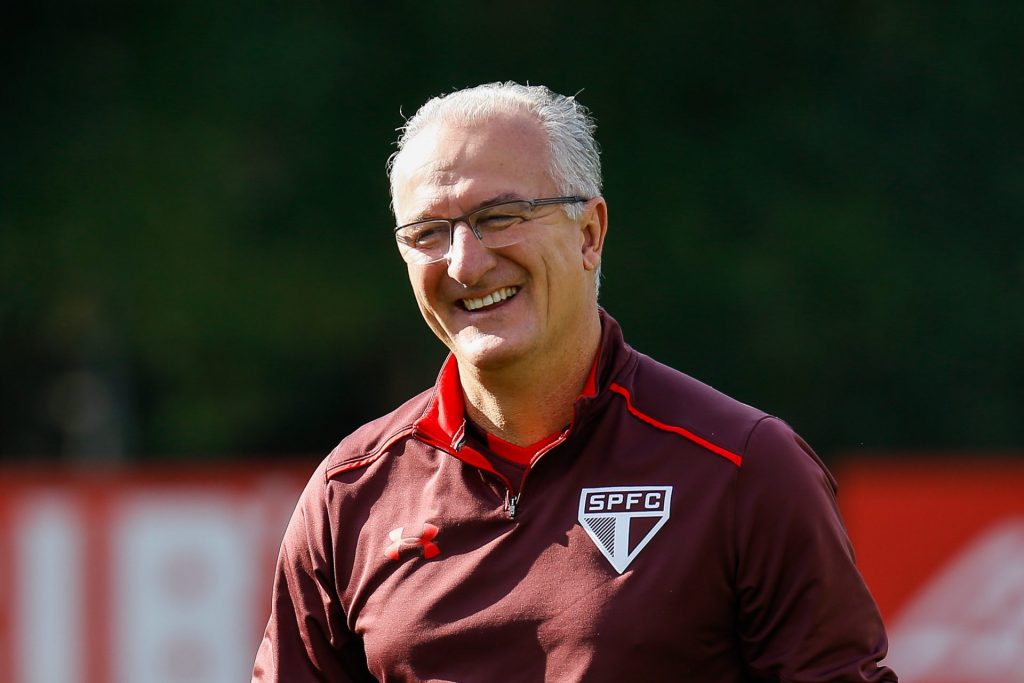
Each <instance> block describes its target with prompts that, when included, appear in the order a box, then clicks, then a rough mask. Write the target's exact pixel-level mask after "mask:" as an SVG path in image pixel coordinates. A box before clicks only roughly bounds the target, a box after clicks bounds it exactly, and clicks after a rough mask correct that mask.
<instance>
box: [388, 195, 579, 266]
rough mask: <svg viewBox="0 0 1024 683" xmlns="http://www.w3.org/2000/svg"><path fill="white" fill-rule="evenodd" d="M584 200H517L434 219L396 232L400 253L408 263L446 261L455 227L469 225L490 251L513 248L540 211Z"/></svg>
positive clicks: (410, 224) (408, 225)
mask: <svg viewBox="0 0 1024 683" xmlns="http://www.w3.org/2000/svg"><path fill="white" fill-rule="evenodd" d="M585 201H587V200H586V198H584V197H577V196H574V197H548V198H546V199H517V200H513V201H508V202H499V203H497V204H491V205H489V206H483V207H480V208H479V209H476V210H475V211H470V212H469V213H467V214H466V215H465V216H459V217H458V218H431V219H429V220H424V221H416V222H415V223H408V224H406V225H400V226H398V227H397V228H395V239H396V240H397V241H398V251H399V252H400V253H401V254H402V258H403V259H405V262H406V263H413V264H416V265H425V264H428V263H436V262H437V261H441V260H444V259H445V258H446V257H447V256H448V253H449V252H450V251H451V247H452V241H453V237H452V236H453V235H454V233H455V226H456V225H458V224H459V223H465V224H466V225H468V226H469V229H470V230H471V231H472V232H473V234H474V235H475V236H476V238H477V239H478V240H480V243H481V244H483V245H484V246H485V247H487V248H488V249H497V248H499V247H509V246H512V245H513V244H516V243H517V242H520V241H521V240H522V239H523V237H524V236H525V230H523V227H522V226H523V224H524V223H527V222H529V221H531V220H533V219H534V217H535V215H536V212H537V208H538V207H541V206H551V205H554V204H579V203H580V202H585Z"/></svg>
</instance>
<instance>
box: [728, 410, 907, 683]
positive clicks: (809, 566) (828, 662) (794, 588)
mask: <svg viewBox="0 0 1024 683" xmlns="http://www.w3.org/2000/svg"><path fill="white" fill-rule="evenodd" d="M736 485H737V491H736V493H737V497H736V517H735V523H736V532H737V533H736V548H735V553H736V555H735V557H736V558H737V586H736V588H737V609H738V614H737V622H738V626H739V645H740V648H741V651H742V653H743V655H744V658H745V661H746V664H747V666H748V668H749V673H750V675H751V676H752V677H753V680H756V681H785V682H787V683H789V682H793V683H797V682H799V683H819V682H821V683H824V682H826V681H828V682H829V683H837V682H844V681H849V682H858V683H862V682H865V681H896V675H895V674H894V673H893V672H892V670H890V669H889V668H887V667H884V666H881V665H880V664H879V661H880V660H881V659H882V658H884V657H885V654H886V650H887V640H886V635H885V628H884V626H883V625H882V620H881V616H880V615H879V612H878V608H877V607H876V606H875V602H874V600H873V599H872V597H871V594H870V593H869V592H868V589H867V587H866V586H865V584H864V581H863V579H862V578H861V575H860V572H858V570H857V568H856V566H855V565H854V559H853V550H852V548H851V545H850V541H849V538H848V537H847V535H846V530H845V528H844V526H843V522H842V519H841V518H840V515H839V510H838V507H837V505H836V499H835V493H836V485H835V481H834V479H833V478H832V476H831V475H830V474H829V472H828V471H827V470H826V469H825V466H824V465H823V464H822V463H821V461H820V460H819V459H818V457H817V456H816V455H815V454H814V452H813V451H812V450H811V449H810V447H809V446H808V445H807V444H806V443H805V442H804V441H803V440H802V439H801V438H800V437H799V436H797V435H796V434H795V433H793V431H792V430H791V429H790V428H789V427H788V426H787V425H786V424H785V423H783V422H782V421H780V420H778V419H775V418H765V419H763V420H762V421H761V422H759V423H758V424H757V426H756V427H755V428H754V430H753V432H752V434H751V436H750V440H749V442H748V444H747V448H746V450H745V453H744V458H743V464H742V466H741V467H740V468H739V470H738V473H737V484H736Z"/></svg>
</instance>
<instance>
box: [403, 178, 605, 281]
mask: <svg viewBox="0 0 1024 683" xmlns="http://www.w3.org/2000/svg"><path fill="white" fill-rule="evenodd" d="M588 201H590V200H589V199H587V198H586V197H581V196H580V195H570V196H567V197H541V198H540V199H506V200H504V201H500V202H495V203H493V204H485V205H484V206H479V207H477V208H475V209H473V210H472V211H470V212H468V213H465V214H463V215H461V216H457V217H455V218H424V219H422V220H418V221H413V222H411V223H405V224H404V225H399V226H398V227H396V228H395V230H394V234H395V241H396V242H398V243H399V245H405V246H406V247H408V248H409V249H410V250H411V251H415V250H416V249H415V247H413V246H412V245H410V244H408V243H407V242H404V241H403V240H402V238H401V237H399V236H398V231H399V230H402V229H403V228H408V227H411V226H413V225H419V224H421V223H447V224H448V249H447V251H445V252H444V253H443V254H441V255H440V256H438V257H437V258H435V259H433V260H430V261H408V260H406V263H415V264H417V265H429V264H431V263H437V262H438V261H443V260H445V259H446V258H447V257H448V254H450V253H451V250H452V244H453V243H454V242H455V226H456V225H458V224H459V223H465V224H466V226H467V227H468V228H469V231H470V232H471V233H473V236H474V237H476V238H477V239H478V240H480V242H481V243H482V242H483V240H484V238H483V235H481V234H480V231H479V230H478V229H477V227H476V221H472V220H470V219H471V218H472V217H473V215H474V214H477V213H480V212H481V211H487V210H488V209H493V208H495V207H498V206H504V205H505V204H522V203H526V204H529V205H530V208H531V210H532V209H536V208H537V207H538V206H553V205H557V204H580V203H583V202H588ZM526 220H527V221H531V220H533V217H532V216H531V217H530V218H528V219H526ZM523 222H524V223H525V222H526V221H523ZM513 244H515V243H514V242H513ZM484 246H485V247H486V246H487V245H486V244H485V245H484ZM504 246H511V245H504ZM488 248H489V249H490V248H492V247H488ZM493 248H495V249H500V248H501V247H493ZM399 251H401V249H399ZM403 259H404V256H403Z"/></svg>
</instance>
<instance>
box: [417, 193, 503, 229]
mask: <svg viewBox="0 0 1024 683" xmlns="http://www.w3.org/2000/svg"><path fill="white" fill-rule="evenodd" d="M522 198H523V197H522V196H521V195H520V194H518V193H516V192H502V193H501V194H496V195H494V196H492V197H489V198H487V199H485V200H483V201H482V202H478V203H476V204H474V205H473V207H472V208H471V209H470V210H469V211H467V212H466V213H464V214H463V215H464V216H465V215H467V214H471V213H473V212H474V211H478V210H480V209H482V208H484V207H487V206H491V205H492V204H501V203H502V202H514V201H518V200H521V199H522ZM452 218H455V216H432V215H430V214H428V213H420V214H417V216H416V218H414V219H413V220H412V221H410V223H421V222H423V221H431V220H441V219H444V220H450V219H452ZM410 223H406V225H409V224H410Z"/></svg>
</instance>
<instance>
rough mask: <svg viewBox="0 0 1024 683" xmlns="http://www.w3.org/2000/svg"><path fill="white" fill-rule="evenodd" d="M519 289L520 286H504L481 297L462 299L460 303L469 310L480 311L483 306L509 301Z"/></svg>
mask: <svg viewBox="0 0 1024 683" xmlns="http://www.w3.org/2000/svg"><path fill="white" fill-rule="evenodd" d="M518 291H519V288H518V287H502V288H501V289H497V290H495V291H493V292H491V293H490V294H487V295H486V296H482V297H480V298H479V299H461V300H460V301H459V303H461V304H462V307H463V308H465V309H466V310H467V311H479V310H480V309H483V308H491V307H493V306H497V305H498V304H500V303H501V302H502V301H508V300H509V299H511V298H512V297H514V296H515V295H516V293H517V292H518Z"/></svg>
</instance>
